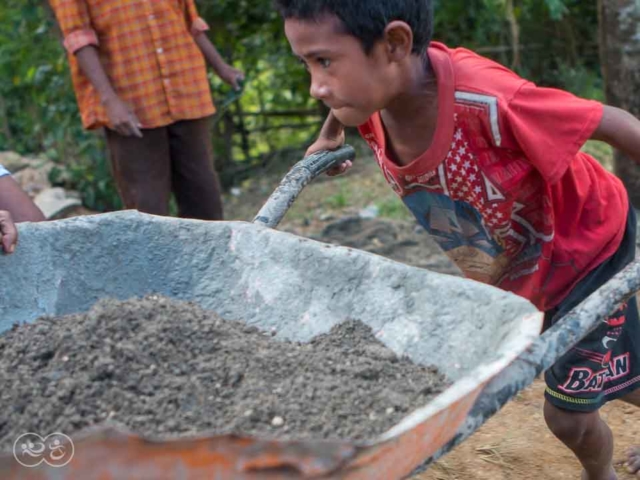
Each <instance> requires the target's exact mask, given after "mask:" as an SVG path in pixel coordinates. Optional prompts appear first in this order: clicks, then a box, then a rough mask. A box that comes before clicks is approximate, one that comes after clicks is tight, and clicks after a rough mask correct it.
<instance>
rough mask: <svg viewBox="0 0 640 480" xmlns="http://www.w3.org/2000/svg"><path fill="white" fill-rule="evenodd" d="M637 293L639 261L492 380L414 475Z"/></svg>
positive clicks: (478, 425)
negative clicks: (453, 431)
mask: <svg viewBox="0 0 640 480" xmlns="http://www.w3.org/2000/svg"><path fill="white" fill-rule="evenodd" d="M638 291H640V259H636V260H635V261H634V262H632V263H631V264H629V265H628V266H627V267H626V268H625V269H624V270H623V271H621V272H620V273H618V274H617V275H616V276H615V277H613V278H612V279H611V280H609V281H608V282H607V283H606V284H604V285H603V286H602V287H600V289H598V290H597V291H595V292H594V293H593V294H591V295H590V296H589V297H588V298H586V299H585V300H584V301H583V302H582V303H581V304H580V305H578V306H577V307H576V308H574V309H573V310H571V311H570V312H569V313H568V314H567V315H565V316H564V318H563V319H562V320H561V321H559V322H558V323H556V324H555V325H554V326H552V327H551V328H550V329H548V330H547V331H546V332H544V333H543V334H542V335H540V337H538V339H537V340H536V341H535V342H533V343H532V344H531V346H530V347H529V348H528V349H527V350H525V351H524V352H523V353H522V354H521V355H520V356H519V357H518V358H517V359H516V360H515V361H514V362H513V363H511V365H509V366H508V367H507V368H506V369H504V370H503V371H502V372H501V373H500V374H499V375H498V376H497V377H496V378H494V379H493V380H491V381H490V382H489V384H488V385H487V386H486V387H485V388H484V390H483V391H482V393H481V394H480V395H479V397H478V400H476V403H475V404H474V406H473V408H472V409H471V411H470V412H469V415H468V416H467V419H466V420H465V422H464V423H463V425H462V426H461V427H460V429H459V430H458V432H457V433H456V436H455V437H454V438H453V440H451V442H449V443H448V444H447V445H445V446H444V447H442V449H440V450H439V451H438V452H437V453H436V454H434V456H433V457H431V458H430V459H428V460H427V461H426V463H424V464H423V465H422V466H421V467H420V468H419V469H418V470H417V472H418V471H424V470H425V469H426V468H427V467H428V466H429V465H430V464H431V463H433V462H434V461H436V460H437V459H438V458H440V457H442V456H443V455H444V454H446V453H447V452H449V451H450V450H451V449H453V448H454V447H455V446H457V445H459V444H460V443H462V442H463V441H464V440H465V439H467V438H468V437H469V436H470V435H471V434H472V433H474V432H475V431H476V430H477V429H478V428H480V427H481V426H482V425H483V424H484V423H485V422H486V421H487V420H488V419H489V418H491V417H492V416H493V415H494V414H495V413H496V412H498V410H500V409H501V408H502V407H503V406H504V405H505V404H506V403H507V402H508V401H510V400H511V399H512V398H513V397H515V396H516V394H517V393H518V392H520V391H521V390H522V389H524V388H526V387H528V386H529V385H530V384H531V383H533V381H534V380H535V379H536V377H537V376H538V375H540V374H541V373H542V372H543V371H545V370H547V369H548V368H549V367H551V366H552V365H553V364H554V363H556V361H557V360H558V359H559V358H560V357H562V356H563V355H564V354H565V353H567V352H568V351H569V350H570V349H571V348H573V347H574V346H575V345H576V344H577V343H578V342H579V341H580V340H582V339H583V338H584V337H585V336H587V335H588V334H589V333H590V332H591V331H593V330H594V329H595V328H596V327H597V326H598V325H599V324H600V323H601V322H603V321H605V319H606V318H607V317H608V316H609V315H611V314H612V313H613V312H615V311H616V310H617V309H618V308H619V307H620V306H621V305H623V304H624V303H625V302H626V301H627V300H629V298H631V297H632V296H633V295H634V294H635V293H636V292H638ZM414 473H416V472H414Z"/></svg>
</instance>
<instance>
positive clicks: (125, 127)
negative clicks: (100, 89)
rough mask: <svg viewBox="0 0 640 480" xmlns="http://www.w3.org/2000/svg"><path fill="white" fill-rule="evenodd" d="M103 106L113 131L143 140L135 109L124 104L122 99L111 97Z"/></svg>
mask: <svg viewBox="0 0 640 480" xmlns="http://www.w3.org/2000/svg"><path fill="white" fill-rule="evenodd" d="M103 104H104V108H105V110H106V112H107V117H108V118H109V123H110V126H111V128H112V129H114V130H115V131H116V132H118V133H119V134H120V135H123V136H125V137H131V136H134V135H135V136H136V137H138V138H142V132H141V131H140V129H141V128H142V124H141V123H140V120H138V117H136V114H135V113H134V112H133V109H132V108H131V107H130V106H129V105H127V104H126V103H125V102H123V101H122V100H121V99H120V97H118V96H116V95H114V96H111V97H109V98H108V99H106V100H105V101H104V102H103Z"/></svg>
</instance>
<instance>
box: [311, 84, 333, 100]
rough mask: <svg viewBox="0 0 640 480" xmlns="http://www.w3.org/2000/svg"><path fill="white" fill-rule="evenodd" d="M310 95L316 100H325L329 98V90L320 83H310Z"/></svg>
mask: <svg viewBox="0 0 640 480" xmlns="http://www.w3.org/2000/svg"><path fill="white" fill-rule="evenodd" d="M309 93H310V95H311V96H312V97H313V98H315V99H316V100H326V99H327V98H328V97H329V88H327V86H326V85H325V84H322V83H320V82H314V81H312V82H311V89H310V90H309Z"/></svg>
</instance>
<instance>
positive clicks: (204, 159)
mask: <svg viewBox="0 0 640 480" xmlns="http://www.w3.org/2000/svg"><path fill="white" fill-rule="evenodd" d="M169 144H170V147H171V167H172V173H173V192H174V193H175V196H176V201H177V203H178V210H179V215H180V217H182V218H196V219H200V220H222V219H223V211H222V195H221V188H220V182H219V180H218V175H217V174H216V172H215V170H214V168H213V147H212V145H211V128H210V118H201V119H198V120H185V121H181V122H176V123H174V124H172V125H170V126H169Z"/></svg>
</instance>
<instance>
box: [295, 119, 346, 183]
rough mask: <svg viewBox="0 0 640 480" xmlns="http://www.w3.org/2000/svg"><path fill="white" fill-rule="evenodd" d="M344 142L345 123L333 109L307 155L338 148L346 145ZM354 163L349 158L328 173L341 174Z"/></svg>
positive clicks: (332, 175)
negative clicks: (341, 121)
mask: <svg viewBox="0 0 640 480" xmlns="http://www.w3.org/2000/svg"><path fill="white" fill-rule="evenodd" d="M344 142H345V134H344V125H342V124H341V123H340V121H339V120H338V119H337V118H336V117H335V115H334V114H333V110H331V111H330V112H329V116H327V119H326V120H325V122H324V125H323V126H322V129H321V130H320V134H319V135H318V139H317V140H316V141H315V142H313V144H312V145H311V146H310V147H309V148H308V149H307V153H306V156H309V155H312V154H314V153H316V152H321V151H324V150H336V149H338V148H340V147H341V146H342V145H344ZM352 165H353V163H352V162H351V160H347V161H346V162H344V163H343V164H341V165H339V166H337V167H335V168H332V169H331V170H328V171H327V175H329V176H330V177H334V176H336V175H341V174H343V173H345V172H346V171H347V170H349V169H350V168H351V166H352Z"/></svg>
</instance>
